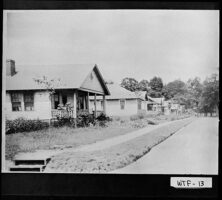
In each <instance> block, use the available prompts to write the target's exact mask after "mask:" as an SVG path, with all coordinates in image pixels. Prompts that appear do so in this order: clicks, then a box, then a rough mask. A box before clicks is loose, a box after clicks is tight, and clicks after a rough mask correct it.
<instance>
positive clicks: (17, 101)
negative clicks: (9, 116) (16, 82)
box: [11, 93, 22, 111]
mask: <svg viewBox="0 0 222 200" xmlns="http://www.w3.org/2000/svg"><path fill="white" fill-rule="evenodd" d="M11 101H12V111H21V110H22V95H21V94H19V93H12V94H11Z"/></svg>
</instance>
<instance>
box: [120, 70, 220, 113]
mask: <svg viewBox="0 0 222 200" xmlns="http://www.w3.org/2000/svg"><path fill="white" fill-rule="evenodd" d="M121 86H122V87H124V88H126V89H127V90H130V91H132V92H135V91H147V95H149V96H151V97H154V98H155V97H156V98H158V97H165V99H166V100H169V99H173V100H175V101H176V102H178V103H180V104H184V105H185V107H186V108H187V109H193V110H195V111H196V112H201V113H213V112H215V110H216V109H218V106H219V104H218V103H219V79H218V75H217V74H212V75H211V76H210V77H208V78H206V79H205V80H204V81H203V82H201V80H200V78H198V77H195V78H193V79H189V80H188V81H187V82H186V83H185V82H183V81H181V80H179V79H177V80H174V81H172V82H169V83H168V84H165V85H164V84H163V81H162V79H161V78H160V77H156V76H155V77H153V78H152V79H150V81H148V80H145V79H143V80H142V81H140V82H138V81H137V80H136V79H134V78H124V79H123V80H122V83H121Z"/></svg>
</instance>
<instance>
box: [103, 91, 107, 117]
mask: <svg viewBox="0 0 222 200" xmlns="http://www.w3.org/2000/svg"><path fill="white" fill-rule="evenodd" d="M103 112H104V114H106V96H105V95H103Z"/></svg>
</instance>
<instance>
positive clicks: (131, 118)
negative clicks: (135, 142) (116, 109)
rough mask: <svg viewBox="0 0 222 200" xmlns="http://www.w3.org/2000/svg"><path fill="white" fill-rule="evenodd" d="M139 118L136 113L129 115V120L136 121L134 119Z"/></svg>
mask: <svg viewBox="0 0 222 200" xmlns="http://www.w3.org/2000/svg"><path fill="white" fill-rule="evenodd" d="M138 119H139V116H138V115H132V116H130V120H131V121H136V120H138Z"/></svg>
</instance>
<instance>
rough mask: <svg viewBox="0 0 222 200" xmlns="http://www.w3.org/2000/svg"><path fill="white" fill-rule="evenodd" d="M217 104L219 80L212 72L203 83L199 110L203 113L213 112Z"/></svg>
mask: <svg viewBox="0 0 222 200" xmlns="http://www.w3.org/2000/svg"><path fill="white" fill-rule="evenodd" d="M218 106H219V80H218V76H217V75H216V74H212V75H211V77H210V78H207V79H206V80H205V81H204V83H203V92H202V95H201V100H200V105H199V110H200V111H201V112H204V113H207V112H209V113H213V112H214V111H215V108H218Z"/></svg>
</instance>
